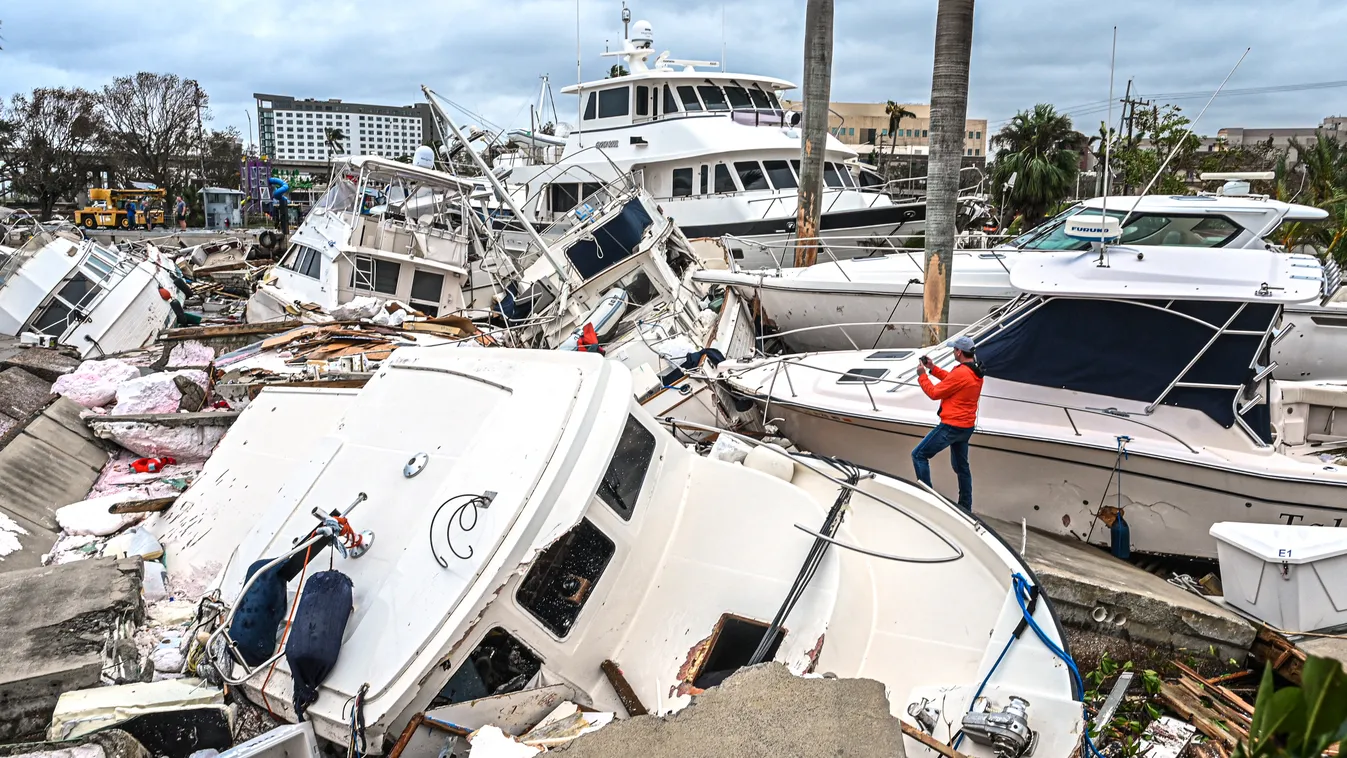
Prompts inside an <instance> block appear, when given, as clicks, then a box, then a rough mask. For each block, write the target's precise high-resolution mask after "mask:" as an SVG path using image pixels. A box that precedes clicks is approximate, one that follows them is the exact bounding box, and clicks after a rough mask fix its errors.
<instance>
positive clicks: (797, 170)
mask: <svg viewBox="0 0 1347 758" xmlns="http://www.w3.org/2000/svg"><path fill="white" fill-rule="evenodd" d="M790 168H791V170H792V171H794V172H795V176H796V177H799V176H800V162H799V161H791V162H790Z"/></svg>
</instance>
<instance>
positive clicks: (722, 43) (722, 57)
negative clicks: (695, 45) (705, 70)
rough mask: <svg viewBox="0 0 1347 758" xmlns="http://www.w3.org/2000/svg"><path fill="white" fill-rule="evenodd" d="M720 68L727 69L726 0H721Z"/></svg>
mask: <svg viewBox="0 0 1347 758" xmlns="http://www.w3.org/2000/svg"><path fill="white" fill-rule="evenodd" d="M720 70H721V71H724V70H725V0H720Z"/></svg>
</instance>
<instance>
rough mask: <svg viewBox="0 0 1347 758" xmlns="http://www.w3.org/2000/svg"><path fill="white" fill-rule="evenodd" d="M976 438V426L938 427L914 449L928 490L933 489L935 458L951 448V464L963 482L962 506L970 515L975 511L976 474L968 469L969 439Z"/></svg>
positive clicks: (919, 474)
mask: <svg viewBox="0 0 1347 758" xmlns="http://www.w3.org/2000/svg"><path fill="white" fill-rule="evenodd" d="M972 436H973V428H972V427H968V428H966V429H965V428H963V427H958V426H950V425H949V424H937V425H936V427H935V428H934V429H932V430H931V433H930V434H927V435H926V436H925V437H924V438H922V440H921V442H918V443H917V446H916V447H914V448H912V468H914V469H916V470H917V479H918V480H920V481H921V483H922V484H925V485H926V486H927V487H929V486H931V463H930V461H931V458H932V457H934V456H935V455H936V454H937V453H939V452H940V451H941V450H944V449H945V448H949V462H950V464H951V465H952V466H953V467H954V475H955V476H956V477H958V479H959V507H960V508H963V509H964V510H966V511H968V512H969V513H972V512H973V471H972V469H970V468H968V440H969V438H971V437H972Z"/></svg>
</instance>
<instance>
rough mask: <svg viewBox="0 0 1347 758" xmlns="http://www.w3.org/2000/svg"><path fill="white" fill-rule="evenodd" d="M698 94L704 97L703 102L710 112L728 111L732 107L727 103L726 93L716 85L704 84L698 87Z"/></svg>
mask: <svg viewBox="0 0 1347 758" xmlns="http://www.w3.org/2000/svg"><path fill="white" fill-rule="evenodd" d="M697 92H698V93H700V94H701V96H702V102H703V103H706V109H707V110H708V111H727V110H729V109H730V106H729V105H728V104H727V103H726V102H725V93H724V92H721V91H720V88H719V87H717V86H716V85H714V84H703V85H701V86H699V87H697Z"/></svg>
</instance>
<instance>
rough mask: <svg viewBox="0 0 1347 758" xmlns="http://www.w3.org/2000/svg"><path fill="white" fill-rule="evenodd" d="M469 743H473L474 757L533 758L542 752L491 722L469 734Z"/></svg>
mask: <svg viewBox="0 0 1347 758" xmlns="http://www.w3.org/2000/svg"><path fill="white" fill-rule="evenodd" d="M468 744H470V745H472V758H532V756H535V755H537V754H538V753H541V752H542V750H541V749H540V748H536V747H530V746H528V745H524V744H521V743H520V742H518V741H517V740H515V738H514V737H511V736H510V735H508V734H506V733H505V732H502V731H501V730H500V727H498V726H492V725H490V724H487V725H486V726H484V727H482V728H481V729H478V730H477V731H475V732H473V733H472V734H470V735H468Z"/></svg>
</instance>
